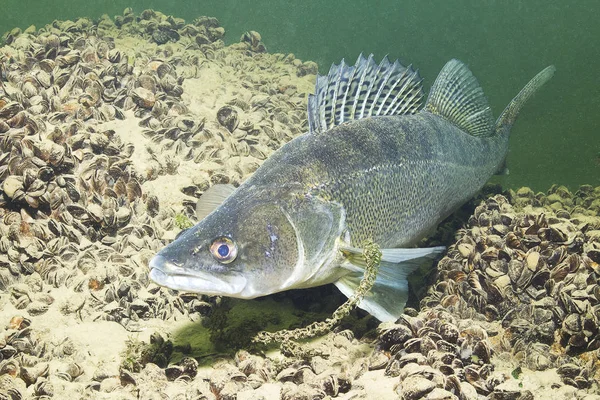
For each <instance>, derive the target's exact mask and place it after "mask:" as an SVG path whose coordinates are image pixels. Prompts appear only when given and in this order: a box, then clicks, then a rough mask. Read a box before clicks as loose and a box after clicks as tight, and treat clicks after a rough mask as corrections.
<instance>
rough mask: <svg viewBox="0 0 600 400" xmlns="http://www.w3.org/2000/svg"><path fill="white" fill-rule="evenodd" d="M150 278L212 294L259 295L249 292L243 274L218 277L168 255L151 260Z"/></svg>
mask: <svg viewBox="0 0 600 400" xmlns="http://www.w3.org/2000/svg"><path fill="white" fill-rule="evenodd" d="M149 266H150V274H149V276H150V279H152V280H153V281H154V282H155V283H156V284H158V285H160V286H165V287H168V288H170V289H175V290H182V291H187V292H195V293H202V294H206V295H211V296H228V297H238V298H244V299H250V298H254V297H257V296H256V295H255V294H253V293H251V292H250V293H248V290H247V281H246V278H244V276H243V275H241V274H237V273H231V274H228V275H226V276H223V278H224V279H222V278H221V277H217V276H215V275H213V274H210V273H208V272H205V271H198V270H190V269H186V268H182V267H179V266H177V265H176V264H174V263H172V262H170V261H169V260H167V258H166V257H163V256H161V255H160V254H157V255H156V256H154V257H153V258H152V260H150V265H149Z"/></svg>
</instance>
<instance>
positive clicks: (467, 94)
mask: <svg viewBox="0 0 600 400" xmlns="http://www.w3.org/2000/svg"><path fill="white" fill-rule="evenodd" d="M425 110H427V111H429V112H430V113H432V114H437V115H439V116H441V117H443V118H445V119H447V120H448V121H450V122H452V123H453V124H455V125H456V126H458V127H459V128H460V129H462V130H464V131H465V132H467V133H469V134H471V135H473V136H478V137H486V136H492V135H493V134H494V132H495V131H494V120H493V117H492V111H491V109H490V106H489V104H488V102H487V99H486V97H485V95H484V94H483V90H482V89H481V86H479V83H478V82H477V79H476V78H475V76H474V75H473V74H472V73H471V71H470V70H469V68H468V67H467V66H466V65H465V64H463V63H462V62H460V61H458V60H456V59H452V60H450V61H448V62H447V63H446V65H444V68H442V70H441V71H440V73H439V75H438V77H437V78H436V80H435V82H434V83H433V86H432V87H431V91H430V92H429V97H428V98H427V103H426V104H425Z"/></svg>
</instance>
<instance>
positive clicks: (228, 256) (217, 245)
mask: <svg viewBox="0 0 600 400" xmlns="http://www.w3.org/2000/svg"><path fill="white" fill-rule="evenodd" d="M237 251H238V249H237V245H236V244H235V243H234V242H233V240H231V239H229V238H228V237H224V236H221V237H218V238H216V239H215V240H213V242H212V244H211V245H210V253H211V254H212V256H213V257H214V258H215V260H217V261H218V262H220V263H221V264H229V263H230V262H232V261H233V260H235V258H236V257H237Z"/></svg>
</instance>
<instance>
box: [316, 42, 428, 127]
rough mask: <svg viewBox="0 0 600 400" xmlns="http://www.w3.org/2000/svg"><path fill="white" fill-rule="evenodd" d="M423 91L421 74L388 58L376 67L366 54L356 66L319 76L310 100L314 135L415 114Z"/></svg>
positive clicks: (343, 65)
mask: <svg viewBox="0 0 600 400" xmlns="http://www.w3.org/2000/svg"><path fill="white" fill-rule="evenodd" d="M422 98H423V88H422V86H421V78H420V77H419V74H418V72H417V71H414V70H413V69H412V68H411V67H410V66H408V67H404V66H403V65H402V64H400V63H399V62H398V61H395V62H394V63H390V61H389V60H388V58H387V56H386V57H385V58H384V59H383V60H382V61H381V63H379V64H376V63H375V62H374V61H373V55H372V54H371V55H369V57H368V58H365V57H364V56H363V55H362V54H361V55H360V56H359V57H358V60H356V63H355V64H354V65H352V66H349V65H346V63H345V62H344V60H342V62H341V63H340V64H339V65H336V64H334V65H332V66H331V68H330V69H329V73H328V74H327V76H321V75H319V76H317V84H316V86H315V93H314V94H312V95H310V96H309V97H308V122H309V127H310V133H318V132H325V131H327V130H329V129H331V128H333V127H334V126H337V125H340V124H342V123H343V122H346V121H352V120H357V119H362V118H369V117H374V116H383V115H402V114H414V113H416V112H417V111H418V110H419V107H420V105H421V99H422Z"/></svg>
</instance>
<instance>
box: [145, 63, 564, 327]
mask: <svg viewBox="0 0 600 400" xmlns="http://www.w3.org/2000/svg"><path fill="white" fill-rule="evenodd" d="M370 60H371V58H369V60H367V61H365V60H364V59H363V60H362V61H361V59H360V58H359V61H358V62H357V64H356V66H355V67H345V69H344V66H343V64H342V67H340V70H339V71H337V72H336V73H337V74H338V76H332V74H331V73H330V76H329V77H328V81H327V82H326V83H325V84H324V83H323V82H322V81H321V82H320V83H319V82H318V83H317V94H316V95H315V96H316V97H317V99H316V100H313V106H314V107H313V108H312V110H310V109H309V118H311V132H309V133H307V134H305V135H302V136H299V137H297V138H295V139H294V140H292V141H290V142H289V143H287V144H286V145H285V146H283V147H282V148H281V149H279V150H278V151H276V152H275V153H274V154H273V155H272V156H271V157H270V158H269V159H268V160H266V161H265V162H264V163H263V165H262V166H261V167H260V168H259V169H258V170H257V171H256V172H255V173H254V175H253V176H252V177H250V178H249V179H248V180H247V181H246V182H244V183H243V184H242V185H241V186H240V187H239V188H237V189H236V190H235V191H233V193H231V195H229V196H228V197H227V198H225V199H224V201H223V202H222V203H221V204H220V205H219V206H218V207H216V208H215V209H214V210H213V211H212V212H210V213H208V215H207V216H206V217H205V218H204V219H202V221H200V222H199V223H198V224H197V225H196V226H194V227H193V228H191V229H189V230H188V231H187V232H185V233H184V234H183V235H181V237H179V238H178V239H177V240H175V241H174V242H173V243H171V244H170V245H168V246H167V247H165V248H164V249H163V250H161V251H160V252H159V253H158V255H157V256H155V258H154V259H153V260H152V261H151V264H150V267H151V272H150V277H151V278H152V279H153V280H154V281H156V282H157V283H159V284H161V285H165V286H168V287H171V288H174V289H181V290H191V291H195V292H200V293H206V294H214V295H226V296H232V297H240V298H254V297H258V296H263V295H266V294H271V293H275V292H279V291H283V290H288V289H293V288H305V287H312V286H318V285H322V284H325V283H331V282H334V283H336V285H337V286H338V287H339V288H340V289H341V290H342V292H344V294H346V295H350V294H351V293H352V289H353V288H355V287H356V285H357V284H358V280H359V279H360V277H361V276H362V274H361V271H362V270H361V267H360V266H358V265H356V263H353V262H351V261H349V260H348V259H347V257H346V256H345V253H344V252H342V251H340V250H342V249H347V248H360V246H361V244H362V243H363V242H364V241H366V240H371V241H373V242H375V243H377V244H378V245H379V246H381V247H382V248H384V249H388V250H387V251H384V259H383V263H382V268H380V276H379V277H378V278H377V281H376V284H375V287H374V288H373V292H374V293H373V295H372V296H371V297H370V298H369V299H365V300H363V302H362V303H361V305H360V306H361V307H363V308H365V309H366V310H368V311H369V312H371V313H372V314H374V315H375V316H377V317H378V318H379V319H381V320H391V319H395V318H396V317H397V316H398V315H399V313H401V312H402V309H403V306H404V303H405V301H406V297H407V286H406V275H407V274H408V273H410V272H411V271H412V270H413V269H414V268H416V266H417V265H418V264H420V263H422V262H423V261H424V260H425V259H431V258H433V257H434V256H435V255H437V254H439V253H440V251H441V249H440V248H432V249H410V247H411V246H413V245H414V244H415V243H416V242H417V241H419V240H420V239H421V238H423V237H424V236H425V235H426V234H428V233H429V232H431V231H432V230H433V229H434V228H435V227H436V225H437V224H438V223H439V222H440V221H441V220H443V219H444V218H445V217H447V216H448V215H449V214H450V213H452V212H453V211H454V210H456V209H457V208H458V207H459V206H460V205H461V204H463V203H464V202H465V201H467V200H468V199H469V198H471V197H472V196H473V195H474V194H475V193H476V192H477V191H478V190H479V189H480V188H481V187H482V186H483V185H484V184H485V182H486V181H487V180H488V179H489V177H490V176H491V175H493V174H494V173H495V172H497V171H498V170H499V169H501V167H502V165H503V163H504V160H505V157H506V153H507V150H508V138H509V132H510V127H511V126H512V123H513V122H514V119H515V118H516V115H517V113H518V110H519V109H520V107H521V106H522V104H523V103H524V102H525V101H526V100H527V99H528V98H529V97H530V96H531V94H532V93H533V92H534V91H535V90H536V89H537V88H538V87H539V86H541V84H543V83H544V82H545V81H547V80H548V79H549V78H550V76H552V72H553V69H546V70H544V71H546V72H545V73H543V74H542V73H540V74H542V75H541V77H540V74H538V76H536V78H534V80H532V81H531V82H530V84H529V85H528V86H526V88H525V89H524V90H523V91H522V92H521V93H520V95H519V96H520V97H519V96H517V97H516V98H515V100H513V103H511V105H509V107H507V109H506V110H505V112H504V113H503V114H502V116H501V117H500V119H499V120H498V122H497V123H496V125H495V126H494V125H493V122H490V118H491V113H489V107H487V104H486V102H485V98H484V97H483V94H482V93H480V89H479V87H478V86H476V87H475V86H474V84H473V82H475V83H476V81H474V78H473V77H472V75H470V72H469V71H468V69H466V67H464V65H463V64H460V63H459V62H457V61H455V60H453V61H454V64H452V65H450V63H449V64H448V65H450V66H448V65H447V66H446V67H445V70H443V71H442V73H441V74H440V77H441V78H440V77H439V78H438V81H440V80H441V82H439V84H438V81H436V84H437V86H436V84H434V87H433V88H432V93H431V94H430V97H429V100H428V103H427V105H426V106H425V108H424V109H422V110H420V111H418V112H416V111H415V110H416V108H417V105H416V104H415V103H417V102H418V101H419V95H418V94H419V93H417V89H418V90H420V87H418V86H417V85H420V80H417V79H416V78H415V76H416V74H413V75H410V73H407V72H406V71H409V72H410V70H407V69H404V70H401V69H399V67H398V66H399V64H397V63H395V64H390V63H387V64H385V65H384V63H386V62H387V60H384V62H382V64H380V66H379V72H376V73H373V72H369V71H368V67H369V65H366V64H365V63H368V62H369V61H370ZM382 65H383V66H384V67H382ZM400 67H401V66H400ZM350 68H354V70H351V71H349V69H350ZM402 68H404V67H402ZM361 69H362V72H361V73H362V77H356V76H355V77H354V78H352V76H351V77H350V78H347V79H345V80H344V78H343V76H344V74H350V75H352V74H354V75H356V74H357V71H361ZM365 69H367V72H365V71H364V70H365ZM544 71H543V72H544ZM369 73H370V74H371V76H372V81H376V82H380V81H383V83H379V89H377V93H375V94H374V95H371V97H369V95H367V96H365V97H366V100H361V98H360V96H358V93H362V92H361V90H360V85H362V87H365V83H364V82H365V76H367V77H368V76H369V75H368V74H369ZM395 73H396V75H397V76H400V74H401V73H403V74H404V75H403V76H405V78H402V77H399V78H397V81H398V82H400V81H401V79H404V83H403V85H404V86H405V87H406V88H408V89H410V90H409V91H408V92H406V93H408V94H406V93H405V94H402V93H400V94H397V97H399V98H400V100H402V101H404V102H405V103H406V104H405V105H406V107H405V110H406V111H403V112H402V113H399V115H398V114H393V113H390V112H389V111H388V112H382V111H381V110H383V109H384V108H385V107H386V106H387V108H388V110H390V109H392V108H393V107H392V106H393V105H394V104H395V103H394V102H392V101H390V100H388V99H389V97H390V95H389V94H388V95H387V97H386V98H385V99H384V98H383V95H384V94H385V92H386V90H384V89H385V88H386V86H385V85H386V82H385V79H388V80H389V79H390V78H389V77H391V76H396V75H394V74H395ZM444 74H446V75H444ZM384 75H385V76H384ZM448 76H450V78H448ZM336 79H337V81H335V80H336ZM358 79H360V82H359V83H355V82H356V80H358ZM536 79H537V80H536ZM448 80H449V81H450V82H447V81H448ZM339 82H342V83H344V82H346V84H347V87H346V89H345V91H346V92H345V94H344V96H343V98H342V97H341V96H337V95H336V93H335V91H336V90H337V91H338V92H339V93H342V92H343V90H344V89H343V88H342V87H341V86H342V84H340V83H339ZM398 82H396V84H395V85H396V87H397V86H398ZM392 83H393V82H392ZM392 83H388V86H390V87H394V86H393V85H392ZM353 84H355V86H359V88H358V89H352V85H353ZM324 85H325V86H324ZM333 85H335V86H334V89H331V87H332V86H333ZM457 86H458V87H459V90H458V93H455V92H453V91H452V90H455V89H453V88H455V87H457ZM373 87H374V84H373V83H370V84H369V88H371V89H369V91H371V92H375V89H373ZM448 87H450V88H451V89H452V90H449V89H448ZM461 87H464V88H463V89H460V88H461ZM473 87H475V89H473ZM327 90H329V91H328V92H327V93H325V94H324V93H323V92H324V91H327ZM353 90H355V96H350V95H348V93H350V94H352V93H351V91H353ZM461 90H465V91H466V93H467V95H464V96H463V95H462V92H461ZM469 90H470V91H469ZM389 92H393V91H392V89H390V90H389ZM332 93H333V96H332ZM319 95H321V99H319V98H318V97H319ZM323 96H324V97H326V98H325V99H323ZM332 97H333V99H332ZM353 98H354V99H355V100H354V102H353V103H351V102H352V101H353V100H352V99H353ZM463 98H466V100H464V99H463ZM457 99H458V100H457ZM314 101H317V103H322V104H316V105H315V103H314ZM456 101H458V102H459V104H458V105H455V104H454V103H453V102H456ZM465 101H466V102H465ZM369 104H370V105H369ZM398 104H400V103H398ZM368 107H370V110H371V111H370V115H368V116H367V117H365V116H364V115H363V116H362V117H361V118H357V117H356V114H358V113H359V111H360V113H361V114H365V112H364V110H365V109H367V108H368ZM395 107H398V106H395ZM486 107H487V108H486ZM377 108H378V109H379V111H378V112H375V111H377V110H376V109H377ZM361 110H362V111H361ZM374 110H375V111H374ZM367 114H369V113H367ZM348 116H354V118H347V117H348ZM206 196H207V197H210V195H208V194H207V195H206ZM203 197H204V196H203ZM201 200H202V199H201ZM210 202H211V203H214V202H215V199H210ZM388 255H389V256H388Z"/></svg>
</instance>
